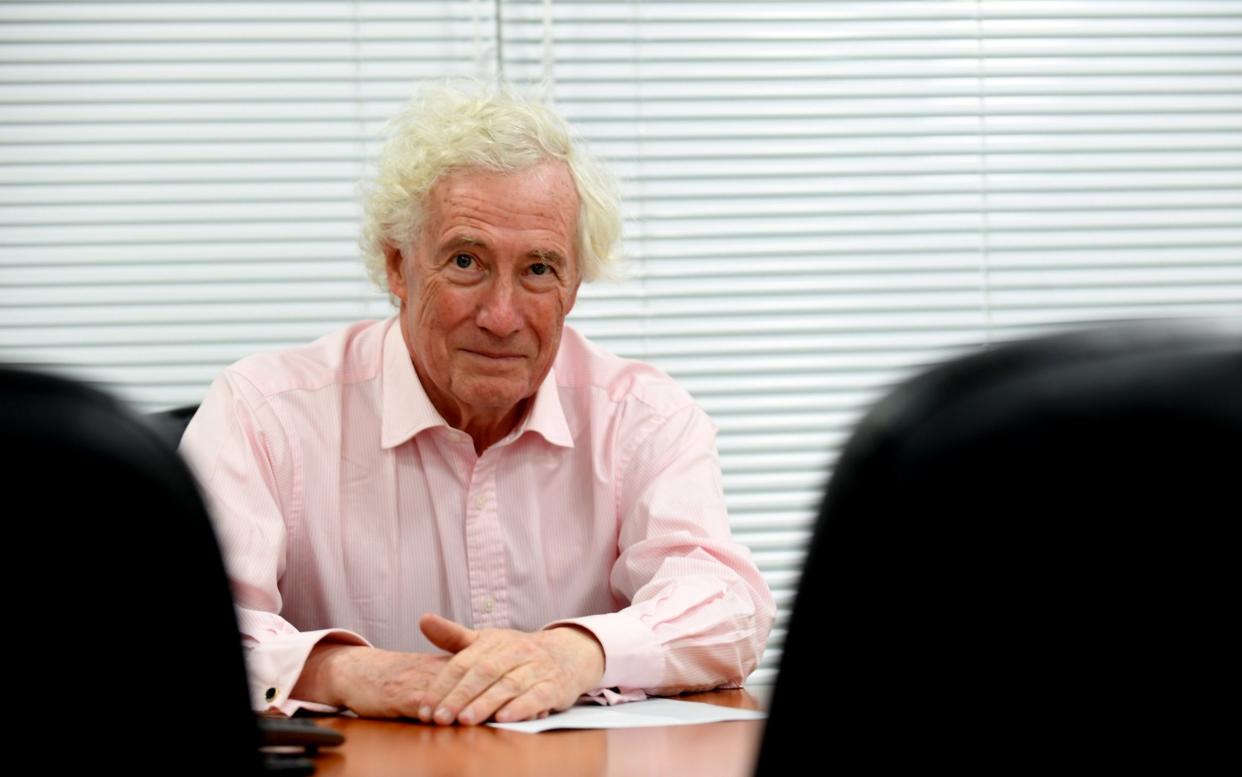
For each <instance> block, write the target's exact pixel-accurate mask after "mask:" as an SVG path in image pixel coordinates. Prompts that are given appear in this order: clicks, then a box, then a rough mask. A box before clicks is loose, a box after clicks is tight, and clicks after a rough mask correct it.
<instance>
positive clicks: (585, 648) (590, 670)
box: [548, 623, 607, 693]
mask: <svg viewBox="0 0 1242 777" xmlns="http://www.w3.org/2000/svg"><path fill="white" fill-rule="evenodd" d="M548 632H549V633H554V634H557V636H558V637H559V638H560V639H563V640H564V642H565V644H566V645H568V646H569V647H570V649H571V650H572V651H573V654H574V655H575V656H577V657H578V662H577V666H576V668H578V669H579V671H580V676H581V678H582V683H583V688H582V691H583V693H585V692H586V691H590V690H593V689H595V688H597V687H599V681H600V680H601V679H603V677H604V666H605V663H606V660H607V656H606V654H605V653H604V646H603V644H601V643H600V641H599V639H598V638H597V637H596V636H595V635H594V634H593V633H592V632H591V631H590V630H589V629H584V628H582V627H581V626H578V625H576V624H572V623H570V624H565V625H563V626H556V627H554V628H552V629H549V630H548Z"/></svg>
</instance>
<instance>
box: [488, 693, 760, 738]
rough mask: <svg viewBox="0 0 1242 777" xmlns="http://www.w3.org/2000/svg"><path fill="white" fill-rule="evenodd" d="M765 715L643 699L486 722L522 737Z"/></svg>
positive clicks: (757, 717) (682, 724)
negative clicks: (558, 731) (557, 731)
mask: <svg viewBox="0 0 1242 777" xmlns="http://www.w3.org/2000/svg"><path fill="white" fill-rule="evenodd" d="M767 716H768V715H767V713H766V712H760V711H758V710H739V709H737V708H735V707H721V706H719V705H716V704H707V703H704V702H697V701H678V700H676V699H646V700H644V701H632V702H629V703H628V704H618V705H616V706H613V707H598V706H590V705H582V706H578V707H570V708H569V709H567V710H565V711H564V712H557V713H555V714H552V715H549V716H548V717H546V718H544V719H543V720H524V721H521V722H520V723H488V724H487V725H489V726H495V727H496V728H504V729H508V730H510V731H521V732H524V733H526V734H538V733H540V732H543V731H551V730H553V729H559V728H641V727H643V726H689V725H691V724H694V723H717V722H719V721H722V720H760V719H762V718H766V717H767Z"/></svg>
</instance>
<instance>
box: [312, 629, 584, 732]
mask: <svg viewBox="0 0 1242 777" xmlns="http://www.w3.org/2000/svg"><path fill="white" fill-rule="evenodd" d="M419 627H420V628H421V629H422V631H423V634H424V635H426V637H427V639H429V640H430V641H431V643H432V644H433V645H435V646H436V647H438V648H440V649H442V650H445V651H448V652H449V653H452V654H453V655H451V656H449V655H431V654H426V653H400V652H395V651H390V650H380V649H378V648H369V647H363V646H358V645H335V644H323V643H321V644H320V645H318V646H316V648H315V650H314V651H313V652H312V653H311V656H310V658H308V659H307V662H306V666H305V668H304V669H303V671H302V677H301V679H300V680H299V681H298V685H297V687H296V688H295V689H294V693H293V696H294V698H299V699H305V700H307V701H321V702H324V703H327V704H333V705H336V706H341V707H348V708H349V709H351V710H353V711H354V712H356V713H358V714H359V715H362V716H363V717H407V718H417V719H419V720H421V721H423V722H424V723H431V722H435V723H439V724H441V725H448V724H450V723H453V722H454V721H457V722H458V723H462V724H465V725H475V724H478V723H482V722H484V721H485V720H488V719H489V718H494V719H495V720H497V721H499V722H502V723H503V722H511V721H517V720H529V719H531V718H535V717H542V716H545V715H547V714H548V713H549V712H555V711H559V710H563V709H568V708H569V707H571V706H572V705H573V704H574V702H575V701H577V699H578V697H579V696H581V695H582V694H583V693H584V692H586V691H588V690H591V689H592V688H595V687H597V686H598V684H599V680H600V678H601V677H602V676H603V673H604V651H603V648H602V647H600V644H599V642H598V641H597V640H596V639H595V637H594V636H592V635H591V633H590V632H588V631H586V630H585V629H579V628H576V627H572V626H569V627H559V628H554V629H548V630H546V631H536V632H533V633H528V632H524V631H515V630H513V629H481V630H477V631H476V630H474V629H468V628H466V627H465V626H462V625H461V624H458V623H454V622H453V621H450V620H448V619H446V618H442V617H440V616H438V615H434V614H427V615H424V616H423V617H422V620H421V621H420V622H419Z"/></svg>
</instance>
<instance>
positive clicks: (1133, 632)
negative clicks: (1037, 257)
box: [759, 323, 1242, 775]
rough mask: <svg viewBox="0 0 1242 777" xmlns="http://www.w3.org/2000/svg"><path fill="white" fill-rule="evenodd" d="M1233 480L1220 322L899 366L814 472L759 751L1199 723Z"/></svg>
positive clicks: (972, 752) (1215, 664)
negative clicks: (897, 378) (899, 375)
mask: <svg viewBox="0 0 1242 777" xmlns="http://www.w3.org/2000/svg"><path fill="white" fill-rule="evenodd" d="M1239 481H1242V329H1239V328H1237V327H1236V326H1232V325H1224V324H1206V323H1197V324H1176V325H1175V324H1171V323H1163V324H1157V323H1146V324H1131V325H1126V326H1119V327H1112V328H1105V329H1098V330H1092V331H1085V332H1078V333H1073V334H1068V335H1059V336H1053V337H1044V338H1040V339H1035V340H1031V341H1027V342H1022V343H1017V344H1011V345H1006V346H1002V347H998V348H995V349H993V350H989V351H987V352H983V353H978V354H975V355H971V356H968V357H964V358H960V359H957V360H954V361H952V362H949V363H947V364H944V365H941V366H939V367H936V368H933V369H931V370H930V371H928V372H926V373H924V374H922V375H920V376H918V377H916V378H914V379H912V380H910V381H907V382H906V383H904V384H903V385H901V386H899V387H898V388H897V389H895V390H894V391H893V392H892V393H890V394H889V395H888V396H887V397H886V398H885V399H884V400H882V401H881V402H880V403H878V404H877V405H876V406H875V407H874V408H872V410H871V411H870V412H869V413H868V414H867V416H866V417H865V418H864V419H863V421H862V422H861V423H860V424H859V426H858V428H857V429H856V430H855V432H854V434H853V436H852V438H851V440H850V442H849V444H848V445H847V446H846V448H845V449H844V451H843V452H842V455H841V457H840V459H839V460H838V462H837V465H836V468H835V471H834V474H833V477H832V480H831V482H830V483H829V486H828V489H827V493H826V496H825V499H824V502H823V504H822V507H821V510H820V513H819V518H818V523H817V525H816V528H815V532H814V537H813V539H812V542H811V545H810V548H809V552H808V555H807V559H806V563H805V567H804V573H803V577H802V580H801V583H800V586H799V591H798V595H797V599H796V602H795V605H794V610H793V614H792V617H791V621H790V624H789V630H788V633H787V638H786V643H785V650H784V653H783V655H782V657H781V668H780V675H779V677H778V680H777V687H776V689H775V692H774V697H773V701H772V714H771V718H770V720H769V725H768V730H767V733H766V735H765V741H764V745H763V748H762V753H761V757H760V763H759V773H760V774H763V775H768V774H777V773H783V771H784V770H785V769H786V768H787V767H788V766H789V764H796V763H800V762H801V760H802V759H801V758H800V757H799V756H800V755H807V753H808V752H809V751H808V750H807V748H815V752H816V753H819V754H820V757H821V758H822V756H823V754H832V753H833V752H834V751H835V752H840V751H841V750H851V751H854V752H856V753H861V752H864V751H865V752H866V753H869V754H870V757H871V758H872V759H873V761H874V762H877V763H878V762H879V761H882V760H885V759H890V758H891V759H906V758H913V757H916V756H918V755H920V754H922V755H923V756H927V755H929V754H930V753H932V752H937V753H939V755H940V756H943V757H947V758H950V759H955V760H947V761H946V760H943V759H938V761H937V762H941V763H958V764H960V763H962V762H963V759H966V760H969V759H970V758H972V757H974V756H977V755H979V754H980V753H982V752H994V751H993V750H991V749H989V748H993V747H997V746H1002V745H1003V746H1004V747H1005V748H1006V751H1007V752H1009V753H1011V754H1014V755H1016V756H1017V760H1012V759H1011V760H1007V761H1005V763H1008V764H1012V763H1021V762H1022V761H1023V760H1030V759H1031V758H1036V757H1037V758H1044V757H1049V758H1052V757H1055V756H1056V755H1057V754H1059V755H1062V756H1063V755H1065V754H1067V753H1069V752H1070V751H1071V750H1072V749H1073V748H1076V747H1082V746H1084V745H1086V746H1088V747H1090V748H1094V750H1093V752H1095V753H1097V754H1099V753H1103V752H1104V751H1105V750H1107V749H1108V748H1109V747H1113V746H1116V745H1117V742H1118V739H1117V737H1124V738H1127V739H1129V738H1133V739H1134V741H1136V742H1138V746H1137V747H1132V748H1130V749H1128V750H1125V751H1124V752H1126V753H1127V754H1128V755H1129V756H1133V757H1136V758H1138V757H1141V754H1142V753H1145V752H1148V750H1149V749H1150V747H1151V745H1152V744H1153V743H1154V742H1160V741H1165V740H1167V737H1168V736H1169V735H1170V733H1171V732H1172V731H1173V730H1174V729H1178V728H1180V729H1181V730H1182V731H1183V733H1185V732H1186V731H1189V730H1191V729H1190V728H1187V727H1186V726H1185V725H1184V724H1186V723H1188V722H1191V721H1193V722H1194V726H1193V727H1192V728H1194V730H1195V731H1196V732H1197V735H1198V736H1200V737H1210V735H1211V733H1212V732H1213V731H1219V730H1220V726H1222V725H1224V722H1225V718H1224V717H1223V716H1222V717H1220V718H1214V717H1213V716H1214V715H1215V712H1212V713H1210V714H1209V712H1208V708H1207V707H1206V706H1205V705H1203V704H1201V703H1200V702H1201V701H1202V700H1203V699H1204V694H1205V693H1206V694H1207V695H1213V694H1216V695H1221V694H1224V695H1226V696H1228V697H1229V698H1230V699H1232V698H1233V693H1234V692H1236V690H1237V683H1236V680H1230V681H1229V682H1228V684H1227V683H1226V677H1227V676H1228V677H1229V678H1236V675H1237V673H1236V670H1234V669H1233V665H1234V664H1235V663H1236V660H1237V658H1236V653H1235V652H1234V650H1233V648H1234V646H1236V644H1237V643H1236V637H1234V636H1233V630H1234V629H1233V628H1232V627H1229V626H1228V623H1230V622H1232V621H1233V620H1234V619H1235V617H1236V604H1235V596H1236V593H1235V587H1234V586H1235V585H1236V580H1237V575H1236V572H1235V570H1236V568H1237V562H1236V560H1235V558H1236V556H1237V554H1238V545H1237V542H1236V536H1237V532H1236V529H1235V528H1234V527H1235V525H1236V524H1237V522H1238V521H1239V519H1242V499H1240V498H1239V493H1240V491H1239V485H1240V484H1239ZM1226 635H1228V637H1227V638H1226ZM1226 688H1227V689H1228V690H1226ZM1157 733H1158V736H1156V738H1152V737H1153V736H1154V735H1155V734H1157ZM1160 737H1164V738H1165V739H1161V738H1160ZM927 762H928V763H931V762H932V761H927Z"/></svg>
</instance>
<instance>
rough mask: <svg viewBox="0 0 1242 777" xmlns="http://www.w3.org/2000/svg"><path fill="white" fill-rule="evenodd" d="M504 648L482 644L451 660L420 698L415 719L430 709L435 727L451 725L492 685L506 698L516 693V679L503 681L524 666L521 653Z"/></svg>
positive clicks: (500, 642)
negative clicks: (505, 694) (417, 714)
mask: <svg viewBox="0 0 1242 777" xmlns="http://www.w3.org/2000/svg"><path fill="white" fill-rule="evenodd" d="M508 647H509V643H507V642H506V641H504V640H494V641H486V640H485V641H480V642H477V643H475V645H474V646H473V647H472V648H470V649H469V650H464V651H462V652H461V653H458V654H457V655H456V656H453V659H452V660H451V661H449V665H448V666H447V667H445V668H444V669H443V670H442V671H441V672H440V674H439V675H438V676H437V677H436V679H435V680H434V681H433V682H432V684H431V686H430V687H429V688H428V689H427V691H428V692H427V693H425V694H423V706H422V707H421V708H420V709H419V719H423V714H422V713H424V712H427V711H428V709H430V713H431V717H432V718H434V720H435V722H436V723H439V724H441V725H447V724H449V723H452V722H453V721H454V720H456V719H457V716H458V715H459V714H460V713H461V711H462V710H464V709H465V708H466V705H468V704H470V703H471V702H472V701H474V700H475V699H476V698H478V697H479V696H480V695H481V694H483V693H484V692H485V691H487V689H488V688H490V687H492V685H494V684H496V683H500V684H501V685H502V689H506V690H508V696H509V697H510V698H512V697H513V696H514V695H516V694H517V693H518V692H520V690H521V689H520V688H516V684H517V683H518V680H517V678H508V679H506V678H507V675H508V674H509V673H510V672H512V671H514V670H515V669H517V668H518V667H520V666H522V665H523V664H525V663H526V660H527V659H526V656H525V651H522V650H510V649H507V648H508ZM528 684H529V683H528ZM489 714H490V712H489Z"/></svg>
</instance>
